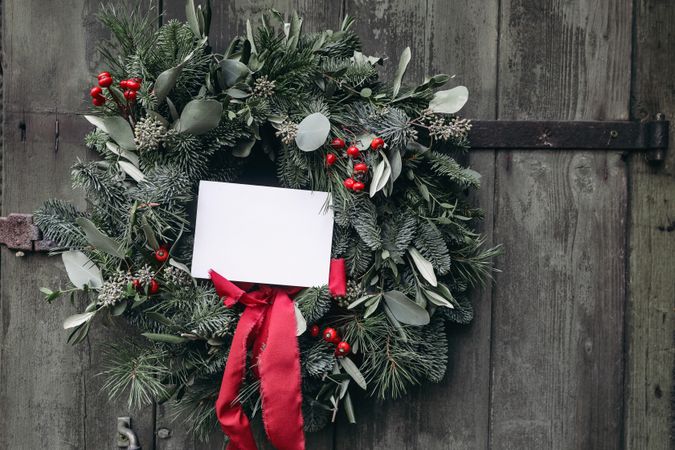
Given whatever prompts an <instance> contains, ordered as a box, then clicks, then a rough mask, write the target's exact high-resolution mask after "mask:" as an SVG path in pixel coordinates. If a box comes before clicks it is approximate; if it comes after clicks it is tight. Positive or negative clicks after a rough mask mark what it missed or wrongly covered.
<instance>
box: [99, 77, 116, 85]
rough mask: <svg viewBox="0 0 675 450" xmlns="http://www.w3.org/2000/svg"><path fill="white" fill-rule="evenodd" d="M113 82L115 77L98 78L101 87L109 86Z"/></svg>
mask: <svg viewBox="0 0 675 450" xmlns="http://www.w3.org/2000/svg"><path fill="white" fill-rule="evenodd" d="M112 82H113V79H112V78H110V77H102V78H99V79H98V85H99V86H101V87H109V86H110V85H111V84H112Z"/></svg>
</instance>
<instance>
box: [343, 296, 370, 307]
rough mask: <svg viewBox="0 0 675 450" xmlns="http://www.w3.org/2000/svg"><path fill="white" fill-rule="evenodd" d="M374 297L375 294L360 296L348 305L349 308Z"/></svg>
mask: <svg viewBox="0 0 675 450" xmlns="http://www.w3.org/2000/svg"><path fill="white" fill-rule="evenodd" d="M373 297H374V296H373V295H364V296H363V297H361V298H358V299H356V300H354V301H353V302H352V303H350V304H349V306H347V309H354V308H356V307H357V306H359V305H360V304H361V303H363V302H365V301H368V300H370V299H371V298H373Z"/></svg>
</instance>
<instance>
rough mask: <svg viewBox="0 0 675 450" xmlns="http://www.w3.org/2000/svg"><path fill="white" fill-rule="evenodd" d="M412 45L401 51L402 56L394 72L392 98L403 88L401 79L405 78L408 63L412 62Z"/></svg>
mask: <svg viewBox="0 0 675 450" xmlns="http://www.w3.org/2000/svg"><path fill="white" fill-rule="evenodd" d="M410 57H411V53H410V47H406V48H405V49H404V50H403V53H401V58H400V59H399V60H398V67H397V68H396V74H394V82H393V86H392V98H396V96H397V95H398V91H399V90H400V89H401V81H402V80H403V75H405V71H406V69H407V68H408V63H409V62H410Z"/></svg>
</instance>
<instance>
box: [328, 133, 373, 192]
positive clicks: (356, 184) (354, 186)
mask: <svg viewBox="0 0 675 450" xmlns="http://www.w3.org/2000/svg"><path fill="white" fill-rule="evenodd" d="M384 145H385V144H384V139H382V138H381V137H376V138H374V139H373V140H372V141H371V142H370V148H371V150H375V151H377V150H379V149H381V148H383V147H384ZM330 146H331V147H332V148H333V149H334V150H342V149H343V148H345V147H347V150H346V154H347V157H348V158H351V159H352V160H353V161H354V166H353V173H352V176H351V177H349V178H346V179H345V180H344V181H343V182H342V184H344V186H345V187H346V188H347V189H349V190H352V191H354V192H360V191H363V190H364V189H365V188H366V183H365V181H366V178H367V177H368V164H366V163H365V162H364V160H363V158H362V155H361V150H359V148H358V147H357V146H356V145H350V146H347V143H346V142H345V141H344V139H341V138H339V137H336V138H335V139H333V140H332V141H331V142H330ZM336 161H337V156H336V155H335V153H328V154H326V165H327V166H332V165H333V164H335V162H336Z"/></svg>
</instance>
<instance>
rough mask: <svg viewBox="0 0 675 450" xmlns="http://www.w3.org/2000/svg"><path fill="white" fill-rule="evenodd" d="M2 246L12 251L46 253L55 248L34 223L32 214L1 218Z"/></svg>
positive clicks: (11, 215)
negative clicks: (43, 237)
mask: <svg viewBox="0 0 675 450" xmlns="http://www.w3.org/2000/svg"><path fill="white" fill-rule="evenodd" d="M0 244H5V245H6V246H7V248H9V249H11V250H20V251H35V252H45V251H49V250H50V249H51V248H53V247H54V243H53V242H52V241H50V240H46V239H42V233H41V232H40V230H39V229H38V227H37V225H35V224H34V223H33V215H32V214H10V215H9V216H7V217H0Z"/></svg>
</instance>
